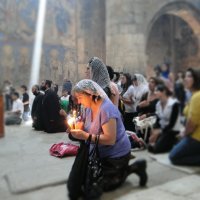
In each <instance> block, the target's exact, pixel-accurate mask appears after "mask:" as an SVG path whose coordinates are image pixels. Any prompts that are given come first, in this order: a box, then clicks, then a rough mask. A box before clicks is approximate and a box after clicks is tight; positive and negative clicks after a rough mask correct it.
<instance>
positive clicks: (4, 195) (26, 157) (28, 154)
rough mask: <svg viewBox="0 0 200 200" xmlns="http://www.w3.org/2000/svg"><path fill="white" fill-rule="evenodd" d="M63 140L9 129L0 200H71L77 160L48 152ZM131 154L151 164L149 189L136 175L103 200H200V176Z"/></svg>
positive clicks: (0, 155)
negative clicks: (70, 178) (69, 191)
mask: <svg viewBox="0 0 200 200" xmlns="http://www.w3.org/2000/svg"><path fill="white" fill-rule="evenodd" d="M61 141H68V139H67V135H66V133H57V134H46V133H44V132H37V131H34V130H32V128H31V126H30V124H23V125H21V126H12V127H6V134H5V137H4V138H2V139H0V199H1V200H47V199H48V200H54V199H56V200H66V199H68V197H67V190H66V185H65V182H66V179H67V176H68V174H69V171H70V168H71V165H72V163H73V160H74V157H68V158H63V159H59V158H55V157H52V156H50V155H49V152H48V150H49V148H50V146H51V145H52V144H54V143H58V142H61ZM132 153H133V154H134V155H135V156H136V159H138V158H145V159H146V160H147V162H148V169H147V171H148V175H149V181H148V185H147V187H146V188H140V187H138V178H137V176H135V175H134V174H133V175H131V176H129V177H128V179H127V181H126V182H125V184H124V185H123V186H122V187H121V188H120V189H118V190H116V191H114V192H109V193H105V194H104V195H103V196H102V198H101V199H102V200H112V199H113V200H114V199H120V200H129V199H130V200H134V199H137V200H157V199H158V200H160V199H162V200H165V199H166V200H169V199H170V200H186V199H187V200H188V199H189V200H197V199H200V192H199V188H200V176H199V174H187V173H186V172H182V171H180V170H177V169H172V168H170V167H168V166H164V165H162V164H159V163H158V162H157V161H155V160H152V159H151V158H150V156H149V154H148V153H147V152H146V151H136V152H132ZM133 161H134V160H133ZM23 189H24V190H25V191H26V192H24V190H23Z"/></svg>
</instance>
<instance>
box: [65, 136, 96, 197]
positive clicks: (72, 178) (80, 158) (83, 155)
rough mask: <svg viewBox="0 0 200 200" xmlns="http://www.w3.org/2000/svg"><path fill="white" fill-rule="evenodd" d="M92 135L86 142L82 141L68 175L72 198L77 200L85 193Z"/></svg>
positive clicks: (69, 190) (68, 186) (69, 191)
mask: <svg viewBox="0 0 200 200" xmlns="http://www.w3.org/2000/svg"><path fill="white" fill-rule="evenodd" d="M91 137H92V136H91V135H90V136H89V138H88V139H87V141H86V142H85V141H81V142H80V148H79V150H78V153H77V155H76V158H75V160H74V163H73V166H72V169H71V172H70V174H69V177H68V181H67V189H68V195H69V198H70V199H71V200H77V199H78V198H79V197H80V196H83V195H84V193H83V185H84V183H85V179H86V174H87V168H88V159H89V148H90V142H91Z"/></svg>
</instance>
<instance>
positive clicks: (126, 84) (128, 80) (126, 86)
mask: <svg viewBox="0 0 200 200" xmlns="http://www.w3.org/2000/svg"><path fill="white" fill-rule="evenodd" d="M123 76H125V77H126V83H125V84H124V85H122V89H123V91H122V93H121V95H123V94H124V93H125V92H126V91H127V89H128V88H129V86H130V85H132V80H131V75H130V74H129V73H125V74H123Z"/></svg>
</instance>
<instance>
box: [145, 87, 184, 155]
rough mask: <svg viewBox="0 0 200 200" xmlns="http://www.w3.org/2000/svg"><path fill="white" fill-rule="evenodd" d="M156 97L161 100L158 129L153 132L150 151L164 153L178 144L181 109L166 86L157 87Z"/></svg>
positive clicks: (158, 107) (158, 106) (158, 112)
mask: <svg viewBox="0 0 200 200" xmlns="http://www.w3.org/2000/svg"><path fill="white" fill-rule="evenodd" d="M156 95H157V97H158V99H159V101H158V103H157V104H156V116H157V127H155V128H154V129H153V130H152V132H151V136H150V138H149V143H150V144H149V147H148V150H149V151H150V152H152V153H163V152H167V151H170V150H171V149H172V147H173V145H174V144H175V143H176V142H177V138H176V136H177V134H178V133H179V130H180V127H181V123H180V109H179V102H178V101H177V99H174V98H172V97H171V92H170V91H169V89H168V88H167V87H166V86H165V85H164V84H160V85H158V86H157V88H156ZM149 115H150V114H149Z"/></svg>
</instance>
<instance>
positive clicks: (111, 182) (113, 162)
mask: <svg viewBox="0 0 200 200" xmlns="http://www.w3.org/2000/svg"><path fill="white" fill-rule="evenodd" d="M129 160H130V153H128V154H126V155H124V156H122V157H119V158H103V159H102V169H103V179H102V182H101V183H100V186H101V187H102V189H103V191H111V190H114V189H116V188H118V187H119V186H121V185H122V184H123V183H124V181H125V180H126V177H127V168H128V163H129Z"/></svg>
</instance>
